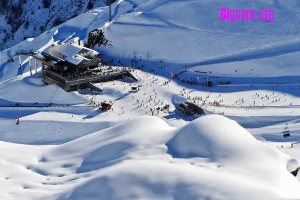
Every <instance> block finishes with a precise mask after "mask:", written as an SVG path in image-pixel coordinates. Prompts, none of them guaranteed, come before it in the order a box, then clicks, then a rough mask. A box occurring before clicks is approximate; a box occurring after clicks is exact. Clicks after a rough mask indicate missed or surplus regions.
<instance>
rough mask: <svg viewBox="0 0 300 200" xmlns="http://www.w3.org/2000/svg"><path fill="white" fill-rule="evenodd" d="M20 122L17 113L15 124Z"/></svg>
mask: <svg viewBox="0 0 300 200" xmlns="http://www.w3.org/2000/svg"><path fill="white" fill-rule="evenodd" d="M19 123H20V119H19V116H18V115H17V116H16V124H17V125H18V124H19Z"/></svg>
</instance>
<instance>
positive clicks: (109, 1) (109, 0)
mask: <svg viewBox="0 0 300 200" xmlns="http://www.w3.org/2000/svg"><path fill="white" fill-rule="evenodd" d="M108 5H109V21H110V22H111V21H112V16H111V0H108Z"/></svg>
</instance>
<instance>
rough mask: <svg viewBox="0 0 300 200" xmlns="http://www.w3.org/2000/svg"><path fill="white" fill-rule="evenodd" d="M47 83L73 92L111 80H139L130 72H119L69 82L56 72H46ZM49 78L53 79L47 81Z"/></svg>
mask: <svg viewBox="0 0 300 200" xmlns="http://www.w3.org/2000/svg"><path fill="white" fill-rule="evenodd" d="M44 74H45V81H46V82H48V83H50V84H53V83H54V84H57V85H59V86H60V87H62V88H63V89H65V90H66V91H73V90H77V89H85V88H88V87H89V83H99V82H106V81H110V80H116V79H120V78H123V77H126V76H128V77H132V78H133V79H134V80H137V79H136V78H135V77H134V76H133V75H132V74H131V73H130V72H129V71H124V70H123V71H117V72H113V73H109V74H99V75H95V76H91V77H84V78H79V79H75V80H68V79H67V78H66V77H63V76H61V75H59V74H57V73H55V72H52V71H50V70H46V71H45V73H44ZM47 78H50V79H52V80H51V81H50V80H47Z"/></svg>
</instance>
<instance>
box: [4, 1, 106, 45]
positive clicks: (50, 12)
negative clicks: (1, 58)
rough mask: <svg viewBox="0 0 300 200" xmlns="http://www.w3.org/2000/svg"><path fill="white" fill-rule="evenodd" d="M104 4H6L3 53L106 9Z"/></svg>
mask: <svg viewBox="0 0 300 200" xmlns="http://www.w3.org/2000/svg"><path fill="white" fill-rule="evenodd" d="M105 5H106V2H105V1H104V0H96V1H94V0H89V1H84V0H67V1H65V0H64V1H62V0H42V1H41V0H38V1H37V0H27V1H21V0H18V1H15V0H5V1H2V4H1V6H2V7H1V12H0V22H1V23H0V50H4V49H7V48H9V47H11V46H14V45H16V44H17V43H19V42H21V41H23V40H25V39H26V38H33V37H36V36H38V35H40V34H41V33H43V32H44V31H48V30H50V29H51V28H53V27H55V26H57V25H59V24H61V23H63V22H65V21H67V20H69V19H71V18H73V17H76V16H78V15H80V14H82V13H85V12H87V11H88V10H89V9H91V8H93V7H99V6H105Z"/></svg>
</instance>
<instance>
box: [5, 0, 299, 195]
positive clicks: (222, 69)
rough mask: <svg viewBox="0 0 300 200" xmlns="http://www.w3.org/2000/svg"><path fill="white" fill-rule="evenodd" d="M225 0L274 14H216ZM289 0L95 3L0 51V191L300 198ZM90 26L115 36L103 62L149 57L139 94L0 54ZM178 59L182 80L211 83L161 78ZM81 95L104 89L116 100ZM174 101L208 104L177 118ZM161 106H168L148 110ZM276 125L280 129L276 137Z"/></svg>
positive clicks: (293, 5) (294, 34) (42, 45)
mask: <svg viewBox="0 0 300 200" xmlns="http://www.w3.org/2000/svg"><path fill="white" fill-rule="evenodd" d="M221 7H229V8H232V9H254V10H256V11H258V10H260V9H273V10H274V11H275V22H274V23H269V22H264V21H240V22H234V23H230V22H225V21H221V20H220V19H219V17H220V16H219V9H220V8H221ZM298 9H299V3H297V2H296V1H283V0H263V1H259V0H253V1H234V0H209V1H208V0H203V1H200V0H189V1H184V0H177V1H171V0H118V1H116V2H115V3H114V4H113V6H112V11H113V21H112V22H111V23H108V22H107V18H108V8H107V7H101V8H95V9H92V10H90V11H89V12H86V13H83V14H81V15H79V16H78V17H75V18H73V19H71V20H69V21H67V22H65V23H63V24H61V25H60V26H57V27H55V28H53V29H51V30H49V31H46V32H44V33H43V34H41V35H40V36H38V37H35V38H29V39H27V40H25V41H23V42H21V43H19V44H17V45H15V46H12V47H11V48H9V49H7V50H5V51H2V52H0V106H4V108H3V107H0V128H3V129H5V130H4V131H2V130H1V129H0V133H1V134H0V140H1V141H2V142H1V145H0V146H1V147H0V149H1V151H0V155H1V159H2V160H0V167H1V169H5V170H2V171H0V177H3V178H2V179H1V178H0V182H1V183H3V184H1V185H4V187H2V188H1V189H0V190H1V191H0V198H1V199H20V198H21V199H60V200H62V199H75V200H76V199H99V198H101V199H130V200H131V199H163V200H165V199H276V198H277V199H282V198H283V199H295V198H296V199H297V198H300V194H299V192H298V191H299V190H298V188H299V181H298V179H299V175H298V176H297V177H296V178H295V177H293V176H292V175H291V174H290V171H292V170H295V169H296V168H297V167H299V160H297V159H296V158H298V159H299V158H300V157H299V155H300V154H299V152H300V147H299V141H300V138H299V135H300V134H299V130H300V123H299V120H298V119H299V116H300V106H299V105H300V100H299V96H300V90H299V74H300V68H299V67H298V62H299V53H298V50H299V47H298V44H299V36H298V35H299V30H298V22H299V12H298V11H297V10H298ZM96 28H100V29H103V31H104V33H105V36H106V37H107V38H108V39H109V40H111V41H112V45H113V46H112V47H97V48H96V49H97V50H98V51H99V52H100V53H103V54H104V58H105V59H106V60H110V59H111V58H113V59H114V64H115V65H125V66H129V65H131V60H132V59H136V60H135V62H136V63H135V64H134V67H135V68H136V67H139V66H141V65H145V66H144V71H141V70H134V72H133V73H134V75H135V76H136V77H137V78H138V80H139V81H138V82H137V83H136V85H141V88H140V89H141V90H140V91H139V92H137V93H130V89H131V86H132V85H135V84H134V83H132V82H128V80H121V81H113V82H107V83H99V84H98V86H99V87H101V88H104V92H102V93H93V92H91V91H88V90H81V91H78V92H74V93H66V92H64V91H63V90H62V89H60V88H59V87H57V86H55V85H47V86H45V85H44V84H43V82H42V76H41V73H40V69H38V73H37V74H36V75H33V76H30V73H29V72H28V71H29V65H28V59H27V57H25V56H22V61H23V69H24V73H23V74H22V75H21V73H20V70H19V65H18V60H17V57H14V59H15V62H7V59H8V58H12V57H13V56H14V54H15V52H16V51H18V50H31V49H32V50H35V51H36V50H39V51H43V50H47V48H48V47H49V46H50V45H51V44H53V43H56V42H59V41H70V40H72V39H75V38H80V39H86V37H87V36H88V33H89V32H90V31H92V30H94V29H96ZM119 60H120V62H119ZM39 65H40V64H39ZM184 65H187V71H186V72H184V73H182V74H181V75H180V76H179V78H182V79H185V80H189V79H192V78H193V79H194V78H198V77H199V81H201V83H204V81H206V80H207V79H206V78H208V79H209V80H213V81H214V83H215V84H214V86H213V87H212V88H206V87H203V86H200V85H189V84H185V83H182V82H180V80H175V79H172V80H171V82H170V83H169V84H164V83H166V82H167V81H168V79H169V78H170V71H173V72H174V73H179V72H181V71H182V70H183V69H184ZM197 71H198V72H197ZM199 72H205V73H206V74H203V73H199ZM209 72H211V73H209ZM220 81H223V82H224V81H231V82H232V84H230V85H228V86H226V85H221V84H220ZM199 97H201V100H195V98H199ZM91 100H92V101H95V102H96V103H100V102H103V101H113V110H111V111H108V112H103V111H101V110H99V109H98V108H96V106H95V105H93V104H92V103H88V102H90V101H91ZM184 101H194V102H195V103H196V104H199V105H200V106H203V108H204V109H205V112H206V113H207V114H208V116H205V117H201V118H199V119H197V120H195V121H193V120H194V119H195V118H196V117H195V116H190V117H187V116H184V115H183V114H182V113H181V112H179V111H178V110H177V109H176V107H177V106H178V105H179V103H181V102H184ZM215 101H216V102H219V103H220V104H221V105H220V106H214V105H213V104H212V103H213V102H215ZM16 103H18V104H20V105H21V106H24V107H18V108H16V107H14V106H13V105H14V104H16ZM203 103H205V105H203ZM50 104H51V106H52V107H51V106H49V105H50ZM165 104H170V112H162V111H160V112H158V111H157V110H156V109H157V108H158V107H162V106H163V105H165ZM9 105H12V106H13V107H8V106H9ZM92 105H93V106H95V108H93V107H92ZM25 106H27V107H25ZM41 106H46V107H41ZM150 109H155V112H151V111H150ZM213 113H222V114H224V115H227V116H228V117H229V118H231V119H235V120H236V121H237V122H238V123H239V124H241V125H242V126H243V127H245V128H247V130H248V131H249V132H248V131H246V130H244V129H243V128H242V127H240V126H239V125H238V124H237V123H236V122H234V121H232V120H229V119H227V118H225V117H222V116H216V115H210V114H213ZM16 115H18V116H20V120H21V123H20V124H19V125H18V126H17V125H15V119H14V118H15V117H16ZM142 115H149V116H144V117H139V116H142ZM151 115H156V116H158V117H159V118H161V119H159V118H157V117H150V116H151ZM132 119H134V120H132ZM130 120H131V121H130ZM124 121H128V122H125V123H123V122H124ZM191 121H192V122H191ZM120 123H123V124H121V125H120ZM286 123H289V125H291V132H290V133H291V137H289V138H283V136H282V128H283V127H284V125H286ZM116 125H119V126H116ZM170 126H172V128H171V127H170ZM108 127H112V128H109V129H105V128H108ZM174 127H178V128H174ZM103 129H105V130H103ZM98 130H99V131H98ZM97 131H98V132H97ZM250 133H251V134H253V136H255V137H256V138H257V139H259V140H262V141H264V143H265V144H264V143H262V142H259V141H257V140H256V139H255V138H254V137H253V136H251V134H250ZM13 143H16V144H13ZM291 145H294V146H291ZM270 146H272V147H270ZM276 149H277V150H276ZM278 150H279V151H281V152H284V153H287V154H288V155H292V157H294V158H295V159H293V158H291V157H289V156H287V155H285V154H283V153H281V152H279V151H278Z"/></svg>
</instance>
